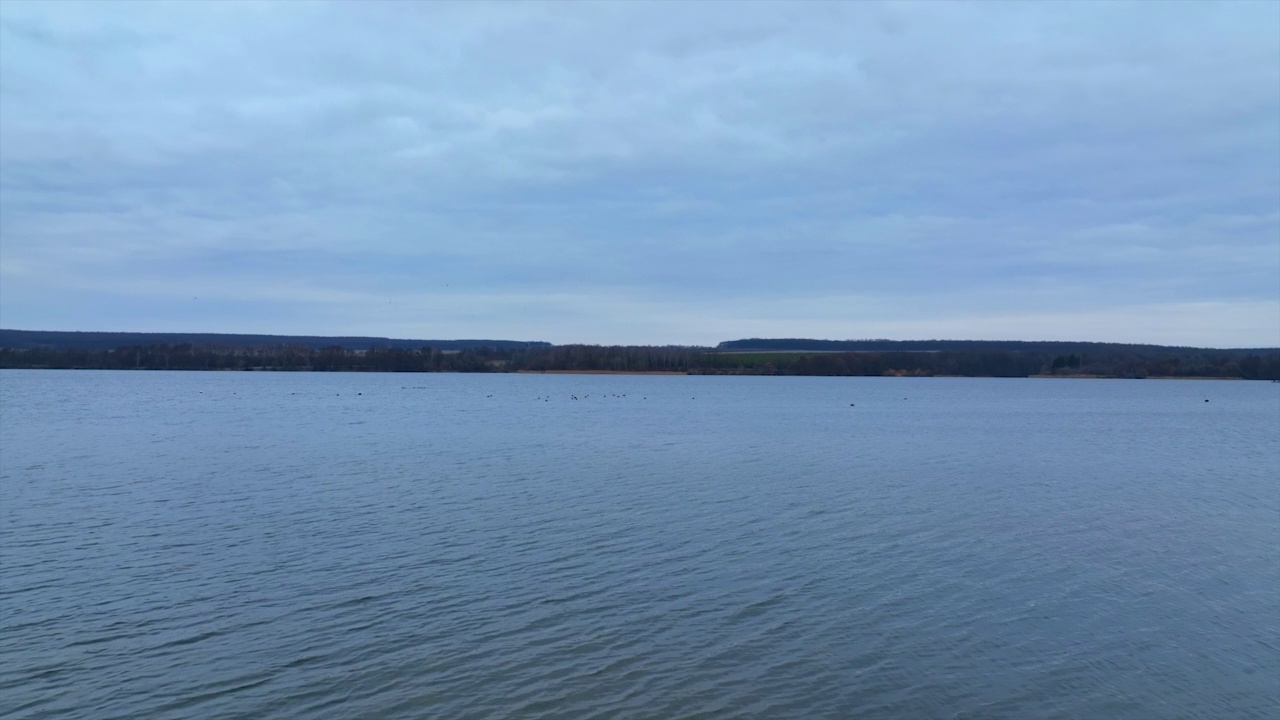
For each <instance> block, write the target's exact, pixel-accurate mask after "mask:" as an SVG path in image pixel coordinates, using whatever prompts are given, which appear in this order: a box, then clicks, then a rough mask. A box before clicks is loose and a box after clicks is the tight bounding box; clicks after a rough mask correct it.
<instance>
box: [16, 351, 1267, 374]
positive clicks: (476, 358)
mask: <svg viewBox="0 0 1280 720" xmlns="http://www.w3.org/2000/svg"><path fill="white" fill-rule="evenodd" d="M1120 347H1121V348H1123V347H1124V346H1120ZM1130 347H1131V346H1130ZM1165 350H1168V349H1167V348H1166V349H1165ZM0 368H62V369H104V370H276V371H322V372H323V371H350V372H359V371H365V372H557V371H558V372H676V373H689V374H704V375H710V374H727V375H824V376H885V375H899V376H902V375H909V376H932V375H947V376H963V377H1028V376H1033V375H1046V376H1063V377H1072V376H1075V377H1118V378H1148V377H1153V378H1154V377H1202V378H1243V379H1249V380H1280V351H1260V352H1256V353H1242V352H1238V351H1213V350H1196V349H1190V348H1188V349H1185V350H1183V351H1182V352H1177V353H1171V352H1161V353H1142V352H1135V351H1131V350H1126V349H1118V350H1108V351H1103V352H1092V353H1091V352H1083V353H1075V352H1073V353H1070V354H1054V353H1053V352H1045V351H1020V350H990V349H988V350H969V349H960V350H941V351H916V352H906V351H863V352H773V351H763V352H725V351H722V350H717V349H713V348H705V347H683V346H666V347H658V346H600V345H556V346H524V347H505V348H494V347H469V348H463V349H459V350H453V349H441V348H434V347H419V348H403V347H371V348H368V349H353V348H347V347H342V346H338V345H331V346H328V347H323V348H312V347H307V346H305V345H280V346H275V347H241V348H227V347H224V346H201V345H197V344H193V343H180V344H169V343H161V344H152V345H128V346H123V347H118V348H114V349H110V350H104V349H86V348H0Z"/></svg>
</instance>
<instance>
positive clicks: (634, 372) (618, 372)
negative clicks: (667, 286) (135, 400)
mask: <svg viewBox="0 0 1280 720" xmlns="http://www.w3.org/2000/svg"><path fill="white" fill-rule="evenodd" d="M0 370H34V371H46V370H65V371H69V372H78V371H84V370H96V371H102V372H213V373H224V372H253V373H353V374H370V373H372V374H387V375H666V376H670V375H681V376H685V377H792V378H796V377H835V378H934V379H951V378H988V379H999V380H1240V381H1249V380H1253V381H1256V382H1267V383H1274V382H1277V381H1275V380H1269V379H1267V378H1242V377H1211V376H1196V375H1150V376H1147V377H1123V376H1120V375H901V374H897V373H890V374H886V375H796V374H763V373H741V372H737V373H735V372H683V371H680V370H506V371H502V370H500V371H492V372H470V371H466V370H375V369H354V368H346V369H341V370H317V369H315V368H288V369H286V368H270V367H258V368H253V367H250V368H146V367H144V368H93V367H0Z"/></svg>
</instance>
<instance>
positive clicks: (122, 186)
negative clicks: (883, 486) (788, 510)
mask: <svg viewBox="0 0 1280 720" xmlns="http://www.w3.org/2000/svg"><path fill="white" fill-rule="evenodd" d="M0 325H3V326H4V327H10V328H27V329H59V330H137V331H204V332H273V333H287V334H303V333H305V334H335V335H336V334H362V335H388V336H395V337H430V338H454V337H500V338H513V339H537V340H548V341H552V342H591V343H652V344H666V343H678V344H685V343H688V344H706V343H715V342H718V341H720V340H726V339H733V338H739V337H749V336H773V337H777V336H786V337H824V338H866V337H887V338H899V339H908V338H942V337H945V338H987V339H1027V340H1032V339H1055V340H1105V341H1135V342H1156V343H1171V344H1195V345H1210V346H1245V345H1249V346H1258V345H1267V346H1276V345H1280V3H1274V2H1258V3H1247V2H1234V3H1204V4H1201V3H1192V2H1177V3H1172V4H1167V5H1162V4H1158V3H1154V2H1142V3H1136V4H1093V3H1084V2H1072V3H1066V2H1063V3H997V4H965V3H958V2H955V3H953V2H947V3H942V2H937V3H925V4H915V3H886V4H876V3H829V4H802V3H798V2H789V3H782V4H764V3H761V4H752V3H706V4H676V3H644V4H641V3H636V4H604V3H585V2H578V3H571V4H537V3H520V4H515V3H503V4H446V3H421V4H415V3H407V2H406V3H388V4H377V3H316V4H309V3H301V2H290V3H280V4H236V3H232V2H218V3H212V4H198V3H195V2H176V3H127V4H111V3H106V2H91V3H87V4H76V3H72V2H57V3H30V4H29V3H23V2H14V1H13V0H5V2H3V3H0Z"/></svg>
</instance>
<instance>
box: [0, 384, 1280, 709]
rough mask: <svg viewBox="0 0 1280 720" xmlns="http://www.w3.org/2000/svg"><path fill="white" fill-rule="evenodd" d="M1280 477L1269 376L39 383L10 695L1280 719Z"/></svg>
mask: <svg viewBox="0 0 1280 720" xmlns="http://www.w3.org/2000/svg"><path fill="white" fill-rule="evenodd" d="M575 396H576V398H577V399H573V398H574V397H575ZM1206 399H1208V400H1210V402H1207V403H1206V402H1205V400H1206ZM851 404H852V405H851ZM1278 478H1280V386H1277V385H1274V384H1269V383H1245V382H1195V381H1079V380H1076V381H1054V380H989V379H891V378H885V379H880V378H858V379H850V378H764V377H738V378H734V377H628V376H605V377H602V376H528V375H493V376H474V375H381V374H318V373H317V374H265V373H264V374H259V373H203V374H201V373H176V372H175V373H147V372H115V373H112V372H87V371H86V372H57V371H5V372H2V373H0V533H2V534H0V552H2V553H3V555H2V556H0V571H2V575H0V716H3V717H6V718H12V719H17V718H92V719H94V720H99V719H103V718H131V719H145V718H193V717H209V718H214V717H217V718H317V717H343V718H395V717H406V718H408V717H441V718H444V717H448V718H507V717H520V718H553V717H564V718H596V717H598V718H642V717H643V718H649V717H653V718H740V717H760V718H780V717H797V718H799V717H804V718H823V717H830V718H844V717H859V718H1018V719H1025V718H1275V717H1280V712H1278V708H1280V480H1278Z"/></svg>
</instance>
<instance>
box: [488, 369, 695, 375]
mask: <svg viewBox="0 0 1280 720" xmlns="http://www.w3.org/2000/svg"><path fill="white" fill-rule="evenodd" d="M467 374H470V375H475V374H477V373H467ZM480 374H483V373H480ZM495 374H498V375H510V374H511V373H495ZM515 374H516V375H691V374H693V373H688V372H684V371H682V370H517V371H515Z"/></svg>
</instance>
